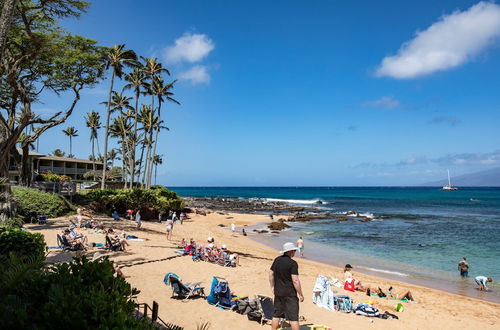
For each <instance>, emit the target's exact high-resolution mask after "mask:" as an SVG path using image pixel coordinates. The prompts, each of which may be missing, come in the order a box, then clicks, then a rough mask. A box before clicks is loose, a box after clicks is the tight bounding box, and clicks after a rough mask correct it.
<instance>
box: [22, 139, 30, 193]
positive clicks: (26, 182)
mask: <svg viewBox="0 0 500 330" xmlns="http://www.w3.org/2000/svg"><path fill="white" fill-rule="evenodd" d="M29 149H30V146H29V144H28V145H23V146H22V150H23V153H22V155H21V177H20V181H21V185H23V186H25V187H29V186H30V185H31V173H32V171H31V164H30V158H29Z"/></svg>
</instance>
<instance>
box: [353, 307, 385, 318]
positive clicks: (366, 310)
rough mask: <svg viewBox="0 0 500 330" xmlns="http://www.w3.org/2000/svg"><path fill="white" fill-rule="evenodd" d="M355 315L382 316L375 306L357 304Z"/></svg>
mask: <svg viewBox="0 0 500 330" xmlns="http://www.w3.org/2000/svg"><path fill="white" fill-rule="evenodd" d="M354 313H355V314H356V315H363V316H369V317H378V316H379V315H380V313H379V311H378V309H377V308H376V307H375V306H372V305H368V304H357V305H356V307H355V308H354Z"/></svg>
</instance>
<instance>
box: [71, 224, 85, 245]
mask: <svg viewBox="0 0 500 330" xmlns="http://www.w3.org/2000/svg"><path fill="white" fill-rule="evenodd" d="M69 236H70V237H71V238H72V240H74V241H76V242H77V243H81V244H82V245H83V246H87V242H88V239H87V236H85V235H83V234H79V233H76V232H75V226H74V225H71V226H69Z"/></svg>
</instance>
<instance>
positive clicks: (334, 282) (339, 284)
mask: <svg viewBox="0 0 500 330" xmlns="http://www.w3.org/2000/svg"><path fill="white" fill-rule="evenodd" d="M330 285H333V286H336V287H337V288H341V287H342V282H340V280H339V279H338V278H335V277H332V279H331V280H330Z"/></svg>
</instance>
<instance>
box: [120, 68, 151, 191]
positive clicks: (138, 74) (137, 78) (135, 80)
mask: <svg viewBox="0 0 500 330" xmlns="http://www.w3.org/2000/svg"><path fill="white" fill-rule="evenodd" d="M124 78H125V80H126V81H128V84H126V85H125V86H124V87H123V89H124V90H126V89H130V88H133V89H134V95H135V108H134V130H133V136H134V137H136V136H137V123H138V116H139V97H140V94H141V88H143V87H145V80H146V74H145V73H144V72H143V71H142V70H141V69H139V68H135V69H134V71H132V72H131V73H129V74H126V75H125V77H124ZM135 140H136V139H132V145H131V147H130V151H131V155H130V165H129V166H130V170H131V172H130V188H132V187H133V184H134V175H135V149H136V141H135ZM139 175H140V173H139Z"/></svg>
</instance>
